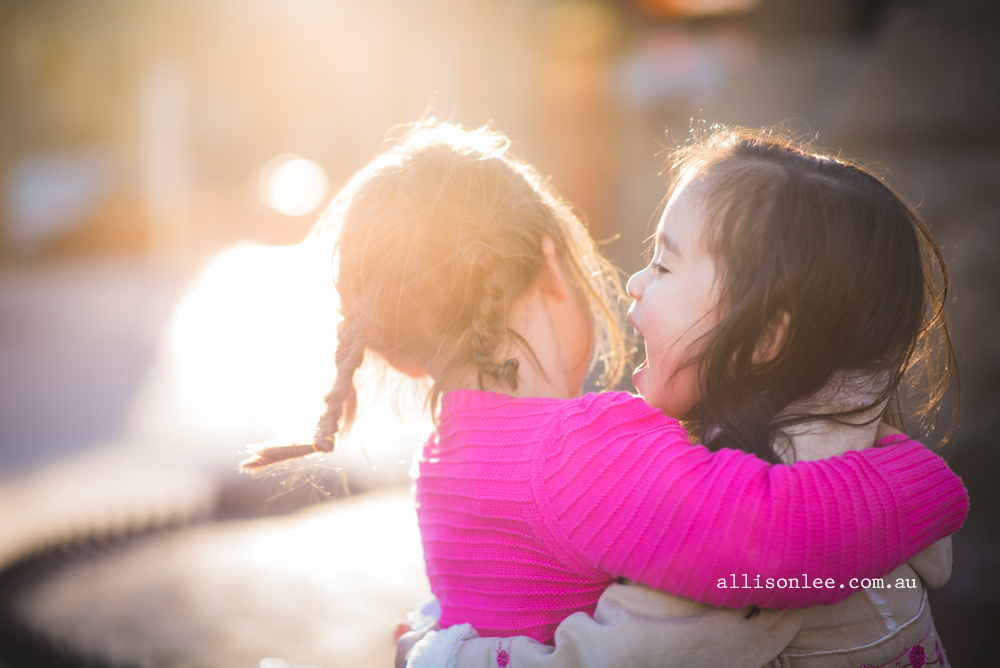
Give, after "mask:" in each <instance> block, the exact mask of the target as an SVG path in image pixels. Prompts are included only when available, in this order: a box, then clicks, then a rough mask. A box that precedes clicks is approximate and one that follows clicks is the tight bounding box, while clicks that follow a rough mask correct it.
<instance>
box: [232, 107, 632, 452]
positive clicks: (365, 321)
mask: <svg viewBox="0 0 1000 668" xmlns="http://www.w3.org/2000/svg"><path fill="white" fill-rule="evenodd" d="M317 230H318V231H325V232H332V233H334V234H335V235H336V237H337V251H336V258H337V263H338V267H337V280H336V284H337V291H338V293H339V295H340V302H341V315H342V316H343V321H342V322H341V324H340V326H339V328H338V332H337V352H336V362H337V377H336V380H335V381H334V384H333V387H332V389H331V390H330V392H329V393H328V394H327V396H326V412H325V413H324V414H323V416H322V417H321V418H320V421H319V426H318V428H317V431H316V436H315V438H314V442H313V443H312V444H309V445H294V446H281V447H276V448H265V449H262V450H259V451H258V452H257V453H255V455H254V457H253V458H251V459H249V460H247V461H246V462H244V463H243V467H244V468H259V467H261V466H267V465H269V464H272V463H274V462H276V461H281V460H282V459H287V458H291V457H299V456H302V455H306V454H310V453H312V452H317V451H321V452H329V451H330V450H331V449H332V447H333V444H334V441H335V439H336V436H337V435H338V434H339V433H341V432H343V431H344V430H345V429H347V428H349V426H350V424H351V422H352V421H353V419H354V412H355V409H356V404H357V396H356V393H355V388H354V373H355V371H356V370H357V369H358V367H359V366H360V364H361V362H362V360H363V358H364V355H365V351H366V350H370V351H372V352H373V353H376V354H377V355H379V356H381V357H382V358H384V359H385V360H386V361H388V362H389V363H390V364H393V365H395V366H396V367H397V368H401V369H402V368H404V367H405V368H407V369H409V370H412V371H413V373H414V374H415V375H429V376H430V377H431V380H432V382H433V384H432V386H431V391H430V393H429V396H428V402H429V405H430V407H431V410H432V411H435V410H436V408H437V403H438V401H439V399H440V395H441V391H442V390H441V387H442V385H443V381H444V380H445V379H446V378H448V377H450V376H451V375H452V374H454V373H458V372H461V370H463V369H466V368H468V367H469V365H472V366H473V367H474V368H475V369H476V371H477V380H478V384H479V387H480V388H481V389H502V388H507V389H509V390H511V391H516V390H517V387H518V369H519V366H518V360H517V359H514V358H510V357H507V355H508V353H509V351H511V350H513V349H515V348H520V349H522V350H524V351H525V352H526V353H527V354H528V355H533V353H532V352H531V350H530V348H529V347H527V344H526V342H524V341H523V339H521V338H520V337H519V336H518V335H517V333H516V332H514V331H513V330H511V329H510V328H509V327H508V323H507V321H508V316H509V311H510V308H511V306H512V305H513V304H514V303H515V302H517V300H518V299H519V298H521V297H522V296H523V295H524V294H526V293H527V291H528V290H529V289H530V288H531V286H532V285H533V284H534V283H535V281H536V279H537V278H538V276H539V275H540V273H541V272H542V271H544V270H545V263H546V260H545V255H544V252H543V250H542V246H543V239H545V238H549V239H551V240H552V241H553V244H554V248H555V252H556V257H557V259H558V261H559V262H560V263H561V264H562V266H563V269H564V270H565V272H566V274H567V277H568V282H569V283H570V285H571V287H572V289H574V290H576V291H577V292H578V294H579V296H580V297H581V298H582V301H583V303H585V304H586V305H587V307H588V308H589V310H590V312H591V314H592V319H593V323H592V333H593V335H594V336H593V338H594V341H595V348H596V353H597V354H596V355H595V356H594V357H593V361H592V364H595V363H600V364H601V365H602V366H603V372H604V373H603V376H602V380H603V382H604V383H605V384H606V385H612V384H614V383H615V382H617V380H618V378H619V377H620V376H621V373H622V370H623V367H624V361H625V354H624V342H623V337H622V335H621V332H620V331H619V329H618V324H617V323H618V321H619V320H620V316H621V310H622V308H621V307H622V305H623V302H622V301H621V296H622V294H623V291H622V289H621V285H620V283H619V278H618V274H617V272H616V271H615V270H614V269H613V268H612V267H611V266H610V265H609V264H608V263H607V261H606V260H604V259H603V258H602V257H601V255H600V254H599V253H598V252H597V249H596V246H595V244H594V241H593V239H591V237H590V235H589V234H588V233H587V230H586V228H585V227H584V225H583V223H582V222H581V221H580V219H579V218H578V217H577V216H576V215H575V214H574V213H573V210H572V209H571V207H570V206H569V205H568V204H566V203H565V202H563V201H562V200H561V199H560V197H559V196H558V194H557V193H556V192H555V190H554V189H553V188H552V186H551V185H550V184H549V183H548V182H547V181H546V180H545V179H543V178H542V177H541V175H539V174H538V172H537V171H536V170H535V169H534V168H532V167H531V166H530V165H528V164H527V163H525V162H523V161H521V160H518V159H516V158H514V157H513V156H512V155H511V152H510V141H509V140H508V139H507V138H506V137H504V136H503V135H501V134H499V133H496V132H492V131H490V130H489V129H488V128H481V129H478V130H472V131H468V130H464V129H462V128H460V127H458V126H456V125H453V124H447V123H436V122H433V121H429V122H424V123H419V124H415V125H412V126H409V127H408V128H407V129H406V131H405V133H404V134H403V136H402V137H401V138H400V139H399V140H398V141H396V142H394V143H393V144H392V145H391V146H390V147H389V148H388V149H387V150H386V151H385V152H384V153H383V154H382V155H381V156H379V157H378V158H376V159H375V160H374V161H373V162H372V163H370V164H369V165H368V166H367V167H365V168H364V169H362V170H361V171H360V172H358V173H357V174H356V175H355V176H354V178H353V179H352V180H351V181H350V183H348V185H347V186H346V187H345V188H344V189H343V190H342V191H341V192H340V194H339V195H338V196H337V197H336V198H335V199H334V201H333V203H332V204H331V205H330V207H329V209H328V210H327V213H326V214H325V215H324V217H323V219H322V220H321V221H320V224H319V226H318V227H317Z"/></svg>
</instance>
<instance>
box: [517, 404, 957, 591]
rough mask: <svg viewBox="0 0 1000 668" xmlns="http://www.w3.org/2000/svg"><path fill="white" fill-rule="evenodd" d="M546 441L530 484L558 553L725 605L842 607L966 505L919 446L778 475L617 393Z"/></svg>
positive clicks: (575, 410)
mask: <svg viewBox="0 0 1000 668" xmlns="http://www.w3.org/2000/svg"><path fill="white" fill-rule="evenodd" d="M549 436H550V437H551V438H546V439H545V447H543V448H541V449H540V451H539V453H538V455H537V457H536V460H535V464H534V471H533V482H532V484H533V489H534V493H535V497H536V502H537V503H538V505H539V511H540V512H539V519H538V525H539V527H538V528H539V531H540V532H542V533H543V534H545V533H548V534H549V538H550V541H549V542H551V543H552V544H553V545H555V546H556V547H557V548H562V549H561V550H559V553H560V554H561V556H562V558H564V559H565V560H566V561H567V562H568V563H570V564H573V565H574V566H575V567H576V568H582V569H588V570H589V569H593V570H594V571H596V572H602V573H607V574H610V575H611V576H624V577H626V578H629V579H631V580H634V581H637V582H642V583H644V584H647V585H649V586H651V587H653V588H655V589H659V590H661V591H665V592H668V593H671V594H676V595H679V596H685V597H687V598H691V599H694V600H697V601H701V602H704V603H709V604H712V605H717V606H724V607H730V608H741V607H744V606H747V605H757V606H761V607H771V608H777V609H787V608H794V607H806V606H809V605H816V604H830V603H836V602H838V601H841V600H843V599H845V598H847V596H848V595H850V594H851V592H852V591H853V589H852V588H851V587H852V582H851V579H852V578H864V577H879V576H882V575H884V574H885V573H888V572H889V571H891V570H892V569H893V568H895V567H897V566H898V565H900V564H902V563H903V562H904V561H906V560H907V559H909V558H910V557H912V556H913V555H915V554H917V553H919V552H920V551H921V550H923V549H924V548H926V547H927V546H928V545H930V544H931V543H933V542H934V541H936V540H937V539H939V538H942V537H944V536H947V535H950V534H951V533H954V532H955V531H956V530H957V529H958V528H959V527H960V526H961V524H962V522H963V521H964V518H965V514H966V512H967V510H968V496H967V495H966V492H965V489H964V488H963V487H962V483H961V480H959V479H958V477H957V476H955V474H954V473H952V472H951V470H950V469H948V467H947V465H946V464H945V463H944V462H943V461H942V460H941V459H940V458H939V457H938V456H936V455H935V454H933V453H932V452H930V451H928V450H927V449H926V448H924V447H923V446H921V445H920V444H918V443H915V442H913V441H909V442H906V443H901V444H898V445H893V446H888V447H882V448H869V449H866V450H863V451H860V452H854V451H852V452H848V453H846V454H845V455H843V456H840V457H834V458H831V459H825V460H820V461H810V462H799V463H797V464H794V465H791V466H771V465H769V464H767V463H765V462H763V461H761V460H760V459H757V458H756V457H753V456H751V455H748V454H746V453H743V452H740V451H736V450H721V451H719V452H714V453H713V452H709V451H708V450H707V449H706V448H704V447H702V446H692V445H690V443H689V441H688V439H687V434H686V432H685V431H684V430H683V429H682V428H681V426H680V424H679V423H677V421H676V420H671V419H669V418H666V417H664V416H663V415H662V414H660V413H659V412H658V411H656V410H655V409H653V408H651V407H649V406H648V405H647V404H645V403H644V402H642V401H641V400H639V399H637V398H635V397H631V396H630V395H625V394H618V393H616V394H605V395H590V396H589V397H587V400H586V401H577V402H573V405H572V408H571V410H570V411H568V412H567V413H566V414H565V415H564V419H563V421H562V422H561V423H560V424H558V425H554V426H553V427H552V429H551V431H550V432H549ZM758 575H759V576H760V578H759V580H758V579H757V576H758ZM744 576H745V577H744ZM769 578H771V579H772V581H771V582H770V583H768V579H769ZM791 578H795V579H796V582H795V585H797V587H798V588H792V587H793V585H792V583H791V582H790V579H791ZM779 579H783V580H779ZM817 579H819V580H820V582H817ZM768 584H770V585H771V587H770V588H769V587H768ZM782 584H784V587H782ZM854 584H855V585H856V584H857V582H855V583H854ZM734 585H735V586H734ZM806 585H807V586H808V588H807V587H806Z"/></svg>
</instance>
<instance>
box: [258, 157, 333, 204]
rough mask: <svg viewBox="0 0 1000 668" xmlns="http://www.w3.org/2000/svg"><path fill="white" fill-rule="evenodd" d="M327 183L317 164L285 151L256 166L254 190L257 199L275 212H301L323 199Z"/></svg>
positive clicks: (323, 172)
mask: <svg viewBox="0 0 1000 668" xmlns="http://www.w3.org/2000/svg"><path fill="white" fill-rule="evenodd" d="M328 183H329V182H328V181H327V178H326V172H325V171H324V170H323V168H322V167H320V166H319V165H318V164H316V163H315V162H313V161H312V160H306V159H305V158H300V157H299V156H297V155H293V154H291V153H286V154H284V155H279V156H278V157H276V158H273V159H272V160H270V161H269V162H268V163H267V164H266V165H264V167H263V169H261V170H260V178H259V179H258V181H257V190H258V194H259V195H260V198H261V200H263V201H264V203H265V204H267V205H268V206H269V207H271V208H272V209H274V210H275V211H277V212H278V213H283V214H285V215H286V216H304V215H306V214H309V213H312V212H313V211H315V210H316V209H317V207H319V206H320V205H321V204H322V203H323V200H324V198H325V197H326V192H327V186H328Z"/></svg>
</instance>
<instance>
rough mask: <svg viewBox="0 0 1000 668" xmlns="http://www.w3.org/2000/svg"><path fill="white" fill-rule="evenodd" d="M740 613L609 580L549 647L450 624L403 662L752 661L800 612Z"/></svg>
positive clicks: (795, 623) (557, 666) (636, 665)
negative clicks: (592, 605) (475, 634)
mask: <svg viewBox="0 0 1000 668" xmlns="http://www.w3.org/2000/svg"><path fill="white" fill-rule="evenodd" d="M748 613H749V611H748V610H728V609H719V608H712V607H710V606H707V605H704V604H701V603H695V602H694V601H689V600H686V599H682V598H677V597H675V596H670V595H668V594H664V593H662V592H657V591H653V590H651V589H648V588H646V587H643V586H641V585H612V586H611V587H609V588H608V589H607V590H606V591H605V592H604V594H602V595H601V599H600V601H598V603H597V610H596V611H595V612H594V616H593V617H591V616H589V615H587V614H584V613H580V612H578V613H576V614H573V615H570V616H569V617H567V618H566V619H565V620H563V622H562V623H561V624H560V625H559V627H558V629H556V637H555V646H554V647H551V646H549V645H543V644H541V643H539V642H537V641H535V640H532V639H530V638H525V637H523V636H521V637H516V638H502V639H501V638H473V639H469V640H464V641H463V640H462V637H463V636H462V635H461V630H462V629H460V628H456V627H452V629H454V631H452V630H451V629H449V630H448V631H447V632H445V633H437V634H434V635H433V636H429V637H425V639H424V640H423V641H422V643H423V645H422V647H420V648H418V649H417V651H415V652H411V653H410V656H409V657H408V662H407V664H406V665H407V668H439V667H440V666H443V665H449V666H454V668H473V667H479V666H498V665H499V666H510V667H511V668H514V667H515V666H516V667H517V668H606V667H607V666H630V667H631V668H643V667H645V666H649V667H650V668H653V667H656V668H669V667H670V666H677V667H678V668H681V667H684V666H727V668H740V667H743V668H759V666H763V665H765V664H766V663H767V662H768V661H771V660H772V659H773V658H774V657H776V656H777V655H778V654H779V653H780V652H781V650H783V649H784V648H785V647H786V646H787V645H788V643H789V642H790V641H791V639H792V638H793V637H794V636H795V634H796V633H798V631H799V629H800V627H801V614H800V613H798V612H797V611H789V612H779V611H776V610H761V611H759V612H757V613H755V614H751V615H749V616H748ZM421 650H422V651H421ZM501 652H503V653H505V654H502V653H501ZM432 657H433V661H432ZM442 657H444V660H443V661H442V660H441V658H442ZM435 661H436V662H435ZM451 661H454V663H451Z"/></svg>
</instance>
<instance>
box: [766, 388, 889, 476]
mask: <svg viewBox="0 0 1000 668" xmlns="http://www.w3.org/2000/svg"><path fill="white" fill-rule="evenodd" d="M872 385H873V384H872V383H871V382H870V381H867V380H864V379H859V378H857V377H854V378H852V377H851V376H849V375H843V376H840V377H838V378H836V379H834V380H833V381H831V383H830V384H829V385H828V386H827V389H825V390H823V391H822V392H820V393H819V395H817V396H816V397H814V398H813V399H812V400H810V401H808V402H803V403H801V404H796V405H795V406H792V407H790V408H789V409H787V410H786V411H784V413H786V414H795V413H804V412H808V413H825V414H831V413H833V414H835V413H838V412H842V411H848V410H852V409H853V408H857V407H860V406H864V405H866V404H869V403H871V402H872V401H874V400H875V398H876V397H877V394H873V392H874V390H873V389H872ZM885 405H886V404H885V402H882V403H880V404H878V405H876V406H874V407H873V408H871V409H869V410H867V411H865V412H863V413H858V414H856V415H852V416H849V417H847V418H840V421H839V422H832V421H830V420H821V419H817V420H810V421H809V422H803V423H802V424H797V425H793V426H791V427H788V428H786V429H785V430H784V434H785V436H787V437H788V439H789V442H790V445H791V447H790V448H788V450H787V451H786V452H785V453H782V454H781V456H782V459H785V460H786V461H806V460H816V459H825V458H827V457H835V456H837V455H842V454H844V453H845V452H847V451H849V450H862V449H864V448H868V447H871V446H872V445H874V444H875V440H876V432H877V431H878V429H879V424H880V421H879V420H878V416H879V415H880V414H881V413H882V411H883V410H885Z"/></svg>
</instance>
